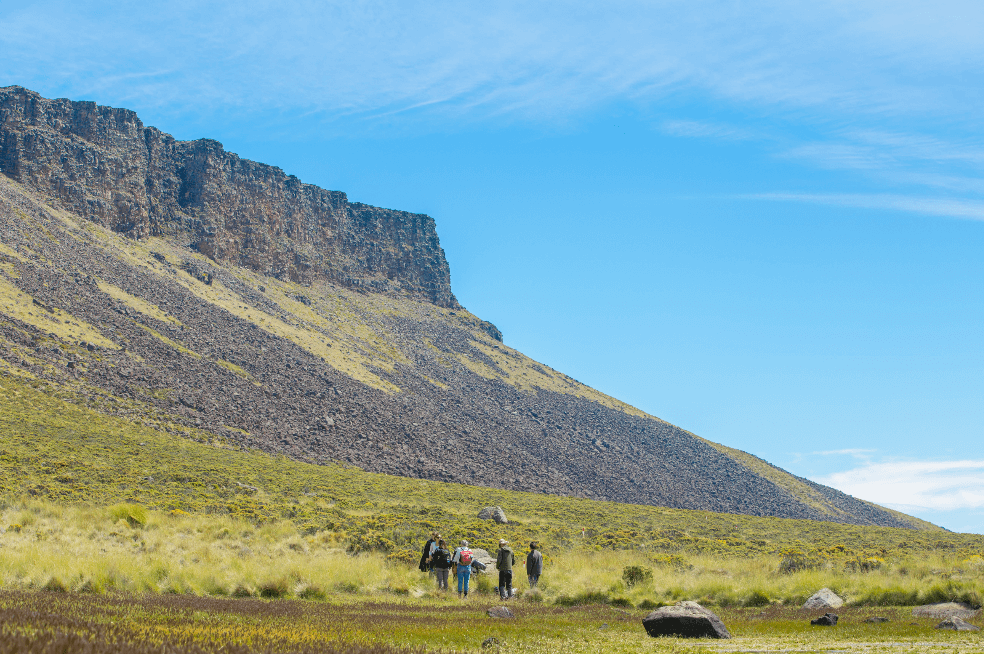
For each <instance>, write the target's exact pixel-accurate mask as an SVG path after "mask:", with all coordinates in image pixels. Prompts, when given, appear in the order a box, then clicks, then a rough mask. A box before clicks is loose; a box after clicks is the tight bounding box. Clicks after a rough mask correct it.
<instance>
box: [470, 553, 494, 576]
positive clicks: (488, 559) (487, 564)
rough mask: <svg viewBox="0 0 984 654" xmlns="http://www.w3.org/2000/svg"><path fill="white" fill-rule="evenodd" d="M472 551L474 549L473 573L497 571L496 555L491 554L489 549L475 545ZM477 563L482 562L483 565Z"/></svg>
mask: <svg viewBox="0 0 984 654" xmlns="http://www.w3.org/2000/svg"><path fill="white" fill-rule="evenodd" d="M471 551H472V574H476V573H477V574H491V573H493V572H496V569H495V557H494V556H492V555H491V554H489V553H488V551H487V550H483V549H479V548H477V547H473V548H471ZM476 563H480V564H481V565H475V564H476ZM482 566H484V567H482Z"/></svg>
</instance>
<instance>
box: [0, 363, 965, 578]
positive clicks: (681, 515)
mask: <svg viewBox="0 0 984 654" xmlns="http://www.w3.org/2000/svg"><path fill="white" fill-rule="evenodd" d="M91 403H93V400H92V399H91V398H84V399H83V398H80V397H77V396H75V395H73V394H72V393H71V392H70V390H68V389H66V388H64V387H62V388H57V387H53V386H51V385H49V384H47V383H44V382H40V381H37V380H24V379H20V378H17V377H15V376H10V375H7V376H3V377H0V470H2V475H0V492H2V493H3V494H4V495H5V496H6V497H8V498H17V497H21V496H29V497H34V498H44V499H49V500H54V501H57V502H60V503H67V504H97V505H111V504H116V503H120V502H131V503H138V504H140V505H143V506H145V507H148V508H152V509H156V510H160V511H173V510H178V511H184V512H188V513H196V514H214V515H220V516H231V517H235V518H240V519H244V520H247V521H249V522H251V523H256V524H262V523H267V522H270V521H275V520H289V521H291V522H292V523H293V524H294V525H296V526H297V528H298V529H299V530H300V531H301V533H316V532H319V531H327V532H332V533H334V534H336V538H337V539H339V540H340V541H343V542H346V543H348V544H350V546H351V548H353V549H355V550H369V551H378V552H383V553H386V554H388V555H390V556H393V557H395V558H397V559H400V560H405V561H410V560H413V558H414V557H415V550H416V548H417V547H418V546H419V543H420V542H422V540H423V538H424V535H425V534H426V533H427V532H429V531H430V530H431V529H434V528H437V529H439V530H441V531H442V532H443V533H444V534H445V535H446V536H448V537H449V538H451V539H454V540H457V539H459V538H462V537H467V538H469V539H471V540H473V541H476V542H479V543H483V544H490V543H492V542H494V541H495V540H497V539H498V538H499V537H505V538H508V539H510V540H512V541H514V542H528V541H530V540H540V541H542V542H543V543H544V544H545V546H547V547H550V548H553V549H555V550H561V549H570V548H576V549H579V550H601V549H626V550H628V549H631V550H642V551H645V552H647V553H648V554H650V555H652V556H653V557H654V558H655V559H661V558H665V557H671V556H673V555H683V556H693V555H698V554H714V555H719V556H723V557H735V558H738V557H748V556H759V555H769V556H774V557H780V556H782V554H783V553H784V552H786V551H787V550H790V549H797V550H800V551H802V552H803V553H804V554H808V555H810V556H818V557H822V558H825V559H830V560H832V561H837V562H838V565H842V564H843V563H844V562H845V561H847V560H849V559H855V558H858V557H862V558H866V557H870V556H879V557H885V556H895V555H898V554H899V553H905V554H911V555H923V554H927V555H928V554H932V553H938V552H947V553H951V554H954V555H957V556H962V557H968V556H972V555H977V554H981V553H982V550H984V537H981V536H975V535H969V534H952V533H948V532H944V531H939V530H936V531H929V530H926V531H911V530H905V529H892V528H876V527H858V526H851V525H842V524H836V523H823V522H815V521H808V520H788V519H771V518H756V517H751V516H740V515H734V514H719V513H710V512H702V511H687V510H679V509H665V508H659V507H652V506H642V505H629V504H617V503H612V502H600V501H592V500H586V499H577V498H566V497H558V496H549V495H539V494H535V493H523V492H514V491H504V490H500V489H489V488H482V487H474V486H464V485H459V484H451V483H441V482H435V481H427V480H416V479H409V478H404V477H396V476H389V475H380V474H373V473H367V472H364V471H361V470H359V469H357V468H352V467H343V466H337V465H335V466H320V465H312V464H307V463H303V462H299V461H295V460H291V459H288V458H285V457H282V456H271V455H269V454H265V453H261V452H256V451H245V450H243V449H241V448H238V447H232V446H230V445H229V443H228V441H227V440H225V439H224V438H221V437H219V436H216V435H214V434H211V433H208V432H204V431H195V432H193V433H192V434H191V438H183V437H179V436H176V435H173V434H169V433H167V432H164V431H161V430H158V429H155V428H154V427H153V426H151V425H150V424H149V422H147V421H145V420H143V419H142V418H141V419H140V421H138V422H132V421H128V420H125V419H123V418H119V417H110V416H106V415H103V414H102V413H99V412H97V411H95V410H93V409H91V408H89V407H88V406H86V405H87V404H91ZM145 422H147V424H144V423H145ZM448 465H453V461H452V460H449V461H448ZM488 505H501V506H502V507H503V508H504V509H505V510H506V513H507V514H508V515H509V516H510V518H511V521H510V524H509V525H503V526H498V525H494V524H493V523H491V522H489V521H482V520H479V519H478V518H477V517H476V515H477V513H478V511H479V509H480V508H482V507H483V506H488Z"/></svg>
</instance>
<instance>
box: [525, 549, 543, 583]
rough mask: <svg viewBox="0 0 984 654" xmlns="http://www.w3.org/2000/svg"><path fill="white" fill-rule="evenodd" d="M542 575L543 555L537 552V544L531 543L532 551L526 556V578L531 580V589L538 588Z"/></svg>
mask: <svg viewBox="0 0 984 654" xmlns="http://www.w3.org/2000/svg"><path fill="white" fill-rule="evenodd" d="M542 573H543V554H542V553H540V552H538V551H537V549H536V543H535V542H534V543H530V551H529V552H528V553H527V554H526V578H527V579H529V582H530V588H536V583H537V582H538V581H540V575H541V574H542Z"/></svg>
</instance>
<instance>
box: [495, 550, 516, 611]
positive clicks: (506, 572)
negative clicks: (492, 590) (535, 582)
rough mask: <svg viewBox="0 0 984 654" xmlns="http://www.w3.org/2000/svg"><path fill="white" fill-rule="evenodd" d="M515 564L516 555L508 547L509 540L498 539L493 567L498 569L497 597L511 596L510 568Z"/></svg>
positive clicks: (507, 597) (506, 597)
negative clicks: (497, 549) (497, 550)
mask: <svg viewBox="0 0 984 654" xmlns="http://www.w3.org/2000/svg"><path fill="white" fill-rule="evenodd" d="M514 565H516V555H515V554H513V551H512V550H511V549H509V541H507V540H504V539H502V538H500V539H499V554H498V555H497V556H496V557H495V569H496V570H498V571H499V597H500V598H501V599H504V600H506V599H509V598H510V597H512V594H513V589H512V569H513V566H514Z"/></svg>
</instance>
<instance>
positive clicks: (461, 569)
mask: <svg viewBox="0 0 984 654" xmlns="http://www.w3.org/2000/svg"><path fill="white" fill-rule="evenodd" d="M469 577H471V566H470V565H459V566H458V592H459V593H467V592H468V578H469Z"/></svg>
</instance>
